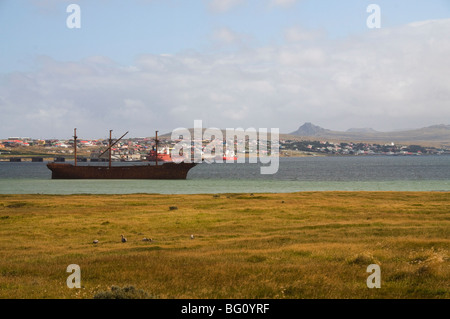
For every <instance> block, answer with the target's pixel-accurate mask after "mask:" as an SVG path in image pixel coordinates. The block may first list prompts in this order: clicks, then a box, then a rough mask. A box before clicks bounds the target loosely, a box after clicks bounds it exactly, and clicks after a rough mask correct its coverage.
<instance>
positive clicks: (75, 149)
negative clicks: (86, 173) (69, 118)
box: [73, 128, 78, 166]
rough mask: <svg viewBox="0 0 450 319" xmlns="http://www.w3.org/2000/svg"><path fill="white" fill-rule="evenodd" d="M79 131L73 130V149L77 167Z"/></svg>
mask: <svg viewBox="0 0 450 319" xmlns="http://www.w3.org/2000/svg"><path fill="white" fill-rule="evenodd" d="M77 137H78V136H77V129H76V128H74V129H73V148H74V153H75V166H77Z"/></svg>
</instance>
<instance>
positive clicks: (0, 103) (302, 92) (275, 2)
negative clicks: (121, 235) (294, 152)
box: [0, 0, 450, 138]
mask: <svg viewBox="0 0 450 319" xmlns="http://www.w3.org/2000/svg"><path fill="white" fill-rule="evenodd" d="M71 4H77V5H78V6H79V8H80V14H79V19H75V20H74V19H73V16H72V14H73V13H74V11H72V10H69V12H67V11H68V10H67V9H68V7H69V6H70V5H71ZM371 4H376V5H378V8H380V20H379V26H380V27H379V28H369V27H368V23H367V20H368V19H369V20H370V21H373V20H372V17H371V15H372V14H373V13H374V12H373V11H370V12H368V11H367V8H368V6H369V5H371ZM68 22H69V23H68ZM73 22H79V26H80V27H79V28H70V27H69V26H71V23H73ZM449 34H450V0H430V1H419V0H370V1H368V0H340V1H335V0H128V1H123V0H78V1H76V0H69V1H66V0H0V39H1V41H0V56H1V59H0V138H8V137H12V136H18V137H33V138H68V137H70V136H71V135H72V133H73V128H75V127H76V128H77V132H78V135H79V136H80V137H82V138H104V137H107V136H108V134H109V130H110V129H112V130H114V131H113V132H114V135H117V137H120V136H121V135H122V134H123V133H124V132H126V131H130V133H129V137H145V136H153V135H154V131H155V130H158V131H160V132H161V133H169V132H171V131H172V130H174V129H176V128H179V127H186V128H189V127H193V125H194V120H202V121H203V127H205V128H207V127H218V128H244V129H247V128H250V127H253V128H256V129H259V128H268V129H270V128H279V129H280V132H281V133H290V132H293V131H295V130H297V129H298V127H299V126H300V125H302V124H303V123H305V122H312V123H313V124H315V125H319V126H321V127H324V128H327V129H332V130H340V131H345V130H347V129H349V128H369V127H370V128H373V129H375V130H379V131H392V130H398V129H411V128H421V127H426V126H430V125H436V124H450V79H449V77H450V63H449V62H448V61H449V58H448V57H449V56H450V37H449ZM161 133H160V134H161Z"/></svg>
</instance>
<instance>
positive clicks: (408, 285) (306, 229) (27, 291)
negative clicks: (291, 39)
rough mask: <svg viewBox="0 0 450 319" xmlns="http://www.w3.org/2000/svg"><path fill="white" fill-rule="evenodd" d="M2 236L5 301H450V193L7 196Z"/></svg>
mask: <svg viewBox="0 0 450 319" xmlns="http://www.w3.org/2000/svg"><path fill="white" fill-rule="evenodd" d="M171 206H176V207H177V209H172V210H171V209H170V208H169V207H171ZM121 234H124V235H125V237H127V239H128V242H126V243H122V242H121V240H120V239H121ZM191 234H193V235H194V239H191V237H190V236H191ZM144 237H147V238H152V239H153V241H152V242H146V241H142V238H144ZM0 238H1V241H0V298H93V297H94V295H96V294H97V293H99V292H103V291H108V290H109V289H110V287H111V286H119V287H125V286H134V287H135V288H136V289H141V290H144V291H145V292H147V293H148V296H151V297H154V298H252V299H253V298H289V299H294V298H295V299H297V298H449V297H450V267H449V263H450V260H449V247H450V193H438V192H433V193H423V192H418V193H413V192H303V193H292V194H254V195H253V194H220V195H150V194H145V195H144V194H142V195H141V194H136V195H70V196H50V195H0ZM93 240H98V241H99V242H98V244H93ZM70 264H78V265H79V266H80V267H81V285H82V288H81V289H76V288H75V289H69V288H68V287H67V285H66V279H67V277H68V276H69V275H70V273H67V272H66V268H67V266H68V265H70ZM370 264H378V265H379V266H380V268H381V288H380V289H376V288H375V289H369V288H368V287H367V285H366V280H367V277H368V276H369V275H370V273H367V272H366V269H367V266H369V265H370Z"/></svg>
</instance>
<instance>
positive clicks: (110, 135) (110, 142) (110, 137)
mask: <svg viewBox="0 0 450 319" xmlns="http://www.w3.org/2000/svg"><path fill="white" fill-rule="evenodd" d="M112 131H113V130H109V168H111V149H112Z"/></svg>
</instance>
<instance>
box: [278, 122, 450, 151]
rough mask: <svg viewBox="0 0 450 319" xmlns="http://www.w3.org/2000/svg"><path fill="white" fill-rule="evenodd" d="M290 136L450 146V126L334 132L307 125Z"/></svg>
mask: <svg viewBox="0 0 450 319" xmlns="http://www.w3.org/2000/svg"><path fill="white" fill-rule="evenodd" d="M288 136H297V137H301V138H302V139H317V138H321V139H327V140H336V141H340V140H342V141H353V142H362V141H364V142H380V143H383V142H384V143H386V142H395V143H405V144H406V143H407V144H423V145H426V144H428V145H442V146H449V145H450V125H445V124H441V125H433V126H429V127H424V128H420V129H414V130H406V131H393V132H378V131H375V130H374V129H371V128H363V129H355V128H353V129H349V130H347V131H345V132H343V131H332V130H328V129H324V128H322V127H320V126H317V125H314V124H312V123H305V124H303V125H302V126H300V127H299V129H298V130H296V131H295V132H292V133H290V134H288V135H287V136H285V138H286V137H288Z"/></svg>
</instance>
